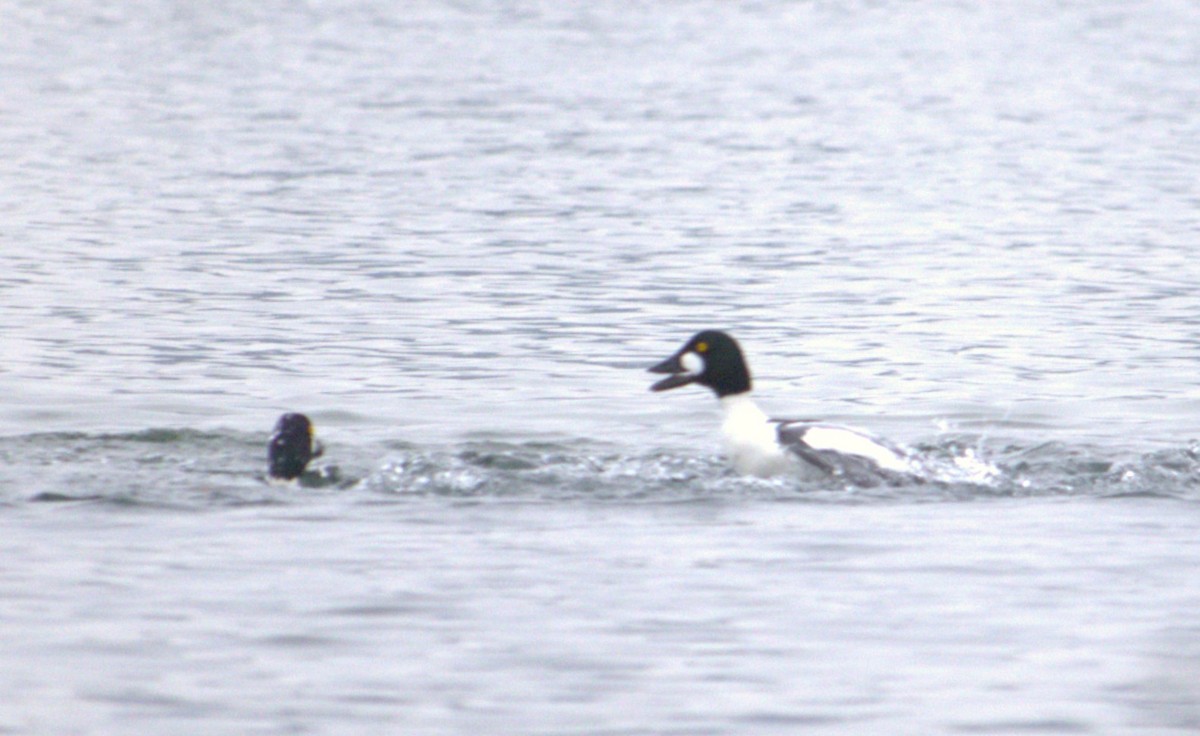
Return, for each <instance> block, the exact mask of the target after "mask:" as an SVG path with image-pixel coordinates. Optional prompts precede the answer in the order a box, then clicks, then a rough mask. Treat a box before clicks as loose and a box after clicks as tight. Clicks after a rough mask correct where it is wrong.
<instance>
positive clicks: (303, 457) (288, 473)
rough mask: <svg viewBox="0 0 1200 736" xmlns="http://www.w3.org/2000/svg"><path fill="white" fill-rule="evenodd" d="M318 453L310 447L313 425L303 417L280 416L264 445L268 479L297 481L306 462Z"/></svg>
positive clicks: (292, 415)
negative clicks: (268, 466)
mask: <svg viewBox="0 0 1200 736" xmlns="http://www.w3.org/2000/svg"><path fill="white" fill-rule="evenodd" d="M320 454H321V449H320V446H319V445H317V446H315V447H314V443H313V426H312V422H310V421H308V417H306V416H304V415H303V414H290V413H289V414H284V415H283V416H281V417H279V421H278V422H276V423H275V431H274V432H273V433H272V434H271V441H270V442H269V443H268V444H267V461H268V463H269V464H270V468H269V470H268V471H267V472H268V474H269V475H270V476H271V477H272V478H280V479H283V480H292V479H293V478H299V477H300V476H301V475H302V474H303V473H304V469H305V468H306V467H307V466H308V462H309V461H310V460H312V459H313V458H314V457H318V456H319V455H320Z"/></svg>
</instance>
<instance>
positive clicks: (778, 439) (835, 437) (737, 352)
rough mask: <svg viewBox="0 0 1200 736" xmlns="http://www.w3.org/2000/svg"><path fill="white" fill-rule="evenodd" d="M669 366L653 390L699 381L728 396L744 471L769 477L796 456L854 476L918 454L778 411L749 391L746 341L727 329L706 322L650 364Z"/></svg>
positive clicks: (906, 472)
mask: <svg viewBox="0 0 1200 736" xmlns="http://www.w3.org/2000/svg"><path fill="white" fill-rule="evenodd" d="M650 372H652V373H666V374H668V375H667V377H666V378H664V379H662V380H661V381H658V382H657V383H655V384H654V385H653V386H651V387H650V390H651V391H666V390H668V389H673V388H679V387H680V386H686V385H688V384H689V383H698V384H700V385H701V386H707V387H708V388H710V389H712V390H713V392H714V393H715V394H716V395H717V398H718V399H720V401H721V409H722V410H723V411H724V414H725V420H724V422H723V423H722V425H721V433H722V435H723V436H724V438H725V450H726V453H727V454H728V456H729V459H730V460H731V461H732V463H733V467H734V469H735V470H737V471H738V472H739V473H742V474H744V475H755V476H759V477H764V478H765V477H770V476H773V475H779V474H781V473H784V472H787V471H788V470H789V469H794V468H795V467H796V464H797V463H796V461H797V460H799V461H802V462H803V463H804V464H807V465H808V466H811V467H813V468H816V469H818V470H820V471H823V472H824V473H827V474H829V475H832V476H837V477H842V478H845V479H847V480H849V481H851V482H853V483H855V484H863V485H874V484H877V483H879V482H883V481H888V480H895V479H897V478H900V477H911V475H912V474H913V473H914V472H915V468H914V466H913V463H912V461H911V460H910V458H908V457H907V456H906V455H905V453H904V452H903V451H901V450H900V449H899V448H896V447H892V446H890V445H887V444H885V443H883V442H882V441H880V440H878V439H874V438H872V437H869V436H867V435H865V434H863V433H862V432H859V431H856V430H853V429H849V428H846V427H838V426H832V425H828V424H819V423H816V422H811V421H807V420H786V419H771V418H770V417H768V416H767V415H766V414H765V413H763V411H762V409H759V408H758V405H757V404H755V403H754V400H753V399H752V398H750V387H751V383H750V369H749V368H747V367H746V359H745V358H744V357H743V356H742V349H741V347H740V346H739V345H738V343H737V341H736V340H734V339H733V338H732V337H731V336H729V335H728V334H726V333H724V332H721V331H720V330H704V331H703V332H699V333H697V334H696V335H695V336H693V337H692V339H690V340H688V341H687V342H686V343H685V344H684V346H683V347H681V348H680V349H679V350H678V351H677V352H676V353H675V354H674V355H672V356H671V357H669V358H667V359H666V360H664V361H663V362H661V363H659V364H658V365H655V366H654V367H652V368H650Z"/></svg>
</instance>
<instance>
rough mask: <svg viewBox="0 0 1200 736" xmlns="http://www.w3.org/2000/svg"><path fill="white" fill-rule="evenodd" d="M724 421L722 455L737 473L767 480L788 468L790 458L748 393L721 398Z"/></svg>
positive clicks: (722, 426) (764, 415)
mask: <svg viewBox="0 0 1200 736" xmlns="http://www.w3.org/2000/svg"><path fill="white" fill-rule="evenodd" d="M721 408H722V409H723V410H724V412H725V421H724V422H723V423H722V424H721V434H722V435H724V437H725V452H726V454H727V455H729V459H730V461H731V462H732V463H733V467H734V469H735V470H737V472H739V473H741V474H743V475H757V476H759V477H760V478H768V477H770V476H772V475H778V474H780V473H782V472H784V471H786V470H787V469H788V468H789V467H791V464H792V460H791V457H790V456H789V455H788V454H787V453H785V452H784V451H783V449H782V448H781V447H780V446H779V442H778V440H777V439H776V438H777V436H778V435H777V433H776V430H775V425H774V424H772V423H771V421H770V419H769V418H768V417H767V415H766V414H764V413H763V411H762V409H759V408H758V405H757V404H755V403H754V401H753V400H752V399H751V398H750V394H748V393H744V394H737V395H735V396H726V397H724V398H723V399H721Z"/></svg>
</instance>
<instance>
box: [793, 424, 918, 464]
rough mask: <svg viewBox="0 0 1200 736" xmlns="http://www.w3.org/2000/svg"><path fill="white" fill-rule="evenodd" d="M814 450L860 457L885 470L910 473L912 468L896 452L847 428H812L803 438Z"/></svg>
mask: <svg viewBox="0 0 1200 736" xmlns="http://www.w3.org/2000/svg"><path fill="white" fill-rule="evenodd" d="M801 439H802V440H803V442H804V444H806V445H808V446H809V447H811V448H813V449H814V450H832V451H834V452H840V453H842V454H844V455H858V456H859V457H865V458H867V459H868V460H870V461H872V462H874V463H875V464H876V465H878V466H879V467H881V468H883V469H884V470H895V471H897V472H900V473H904V472H910V471H911V470H912V466H911V465H910V464H909V462H908V461H907V460H906V459H905V458H904V457H903V456H902V455H900V454H899V453H897V452H896V451H895V450H893V449H891V448H889V447H885V446H883V445H881V444H879V443H878V442H876V441H875V440H873V439H871V438H870V437H867V436H866V435H863V434H859V433H858V432H855V431H854V430H853V429H846V428H845V427H822V426H815V427H810V428H809V429H808V431H806V432H805V433H804V435H803V436H802V437H801Z"/></svg>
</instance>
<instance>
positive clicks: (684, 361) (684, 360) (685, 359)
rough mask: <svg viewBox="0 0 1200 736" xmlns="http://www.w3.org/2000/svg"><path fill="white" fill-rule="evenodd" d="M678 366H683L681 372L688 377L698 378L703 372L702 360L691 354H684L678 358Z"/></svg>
mask: <svg viewBox="0 0 1200 736" xmlns="http://www.w3.org/2000/svg"><path fill="white" fill-rule="evenodd" d="M679 365H681V366H683V370H685V371H686V372H687V374H688V375H689V376H698V375H700V374H701V373H703V372H704V368H705V363H704V358H701V357H700V356H699V355H698V354H696V353H693V352H690V351H689V352H686V353H684V354H683V356H682V357H680V358H679Z"/></svg>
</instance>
